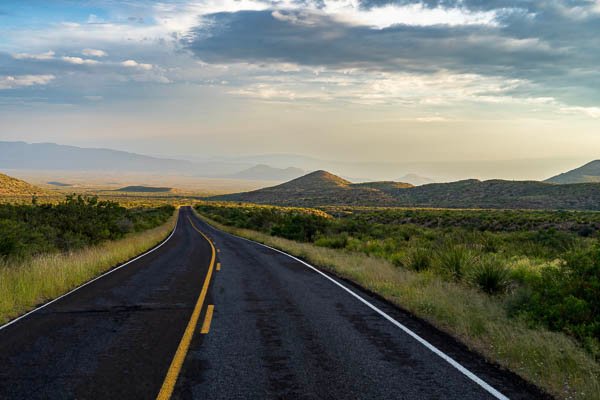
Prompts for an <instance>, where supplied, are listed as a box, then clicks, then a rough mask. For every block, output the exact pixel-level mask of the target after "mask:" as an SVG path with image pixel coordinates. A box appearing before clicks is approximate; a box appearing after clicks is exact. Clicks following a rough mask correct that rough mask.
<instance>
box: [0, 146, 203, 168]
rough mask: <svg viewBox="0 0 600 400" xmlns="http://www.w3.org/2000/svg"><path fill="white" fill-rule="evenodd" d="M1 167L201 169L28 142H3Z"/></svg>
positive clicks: (177, 162)
mask: <svg viewBox="0 0 600 400" xmlns="http://www.w3.org/2000/svg"><path fill="white" fill-rule="evenodd" d="M0 168H10V169H33V170H35V169H39V170H77V171H136V172H191V171H193V170H195V169H197V168H196V166H195V165H194V163H192V162H190V161H181V160H171V159H164V158H156V157H150V156H144V155H140V154H135V153H128V152H125V151H117V150H109V149H92V148H82V147H75V146H64V145H59V144H54V143H25V142H0Z"/></svg>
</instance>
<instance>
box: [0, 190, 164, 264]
mask: <svg viewBox="0 0 600 400" xmlns="http://www.w3.org/2000/svg"><path fill="white" fill-rule="evenodd" d="M173 210H174V208H173V207H172V206H162V207H156V208H145V207H140V208H125V207H122V206H121V205H119V204H118V203H116V202H113V201H99V200H98V198H97V197H82V196H67V197H66V198H65V199H64V200H63V201H61V202H59V203H57V204H38V203H37V201H36V200H35V199H34V200H33V204H30V205H11V204H0V259H24V258H27V257H30V256H33V255H37V254H42V253H49V252H68V251H72V250H76V249H79V248H82V247H84V246H89V245H96V244H99V243H101V242H102V241H105V240H116V239H120V238H122V237H124V236H125V235H127V234H129V233H133V232H141V231H144V230H147V229H150V228H154V227H156V226H158V225H160V224H162V223H164V222H165V221H166V220H167V219H168V218H169V217H170V216H171V215H172V214H173Z"/></svg>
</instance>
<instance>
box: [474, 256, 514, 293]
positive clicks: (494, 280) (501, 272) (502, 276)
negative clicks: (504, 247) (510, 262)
mask: <svg viewBox="0 0 600 400" xmlns="http://www.w3.org/2000/svg"><path fill="white" fill-rule="evenodd" d="M469 280H470V281H471V283H472V284H473V285H475V286H477V287H479V288H480V289H481V290H483V291H484V292H486V293H489V294H498V293H502V292H504V291H505V290H506V288H507V287H508V285H509V283H510V270H509V269H508V267H506V266H505V265H504V264H503V263H502V261H501V260H500V259H498V258H497V257H494V256H488V257H482V258H480V259H479V260H478V262H477V263H476V264H475V265H474V267H473V268H472V269H471V271H470V273H469Z"/></svg>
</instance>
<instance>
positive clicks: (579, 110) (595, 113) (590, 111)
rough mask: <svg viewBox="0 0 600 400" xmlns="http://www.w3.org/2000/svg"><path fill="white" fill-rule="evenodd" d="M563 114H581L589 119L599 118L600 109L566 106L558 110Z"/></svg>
mask: <svg viewBox="0 0 600 400" xmlns="http://www.w3.org/2000/svg"><path fill="white" fill-rule="evenodd" d="M560 111H561V112H563V113H565V114H583V115H586V116H588V117H590V118H595V119H596V118H600V107H575V106H567V107H562V108H561V109H560Z"/></svg>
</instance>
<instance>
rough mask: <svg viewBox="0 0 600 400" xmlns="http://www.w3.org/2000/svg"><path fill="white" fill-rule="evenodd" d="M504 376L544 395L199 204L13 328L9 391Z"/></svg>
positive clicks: (520, 390)
mask: <svg viewBox="0 0 600 400" xmlns="http://www.w3.org/2000/svg"><path fill="white" fill-rule="evenodd" d="M207 238H210V240H212V241H213V242H214V246H213V245H212V244H211V243H209V241H208V240H207ZM349 291H350V292H352V293H354V294H355V295H356V296H359V297H360V299H359V298H357V297H356V296H355V295H353V294H352V293H350V292H349ZM361 299H362V300H361ZM210 314H212V316H211V315H210ZM399 324H400V325H402V326H403V327H406V329H409V330H410V331H411V332H414V333H415V334H416V335H418V337H419V338H422V339H418V338H415V337H413V336H410V335H409V334H407V332H406V331H404V330H403V329H401V328H400V327H399ZM419 340H421V341H422V340H425V341H427V342H428V343H430V344H431V346H435V348H436V349H438V350H439V352H440V353H441V354H442V355H443V356H445V357H451V358H452V359H453V360H455V362H456V365H458V367H457V366H456V365H452V364H451V363H449V362H448V360H446V359H444V358H443V357H441V356H440V354H436V353H435V352H434V351H432V350H431V348H427V347H426V346H425V345H424V344H423V343H422V342H421V341H419ZM461 368H462V369H464V370H465V371H466V370H468V372H469V373H472V374H473V375H472V376H471V377H469V376H468V374H465V372H464V371H461ZM477 380H480V381H479V383H477ZM486 385H489V387H488V390H486V388H485V387H486ZM490 389H491V391H490ZM494 390H496V391H498V393H502V395H504V396H507V397H509V398H511V399H531V398H538V397H540V393H538V392H537V391H536V390H535V389H534V388H532V387H530V386H528V385H526V384H525V383H524V382H523V381H522V380H520V379H518V378H517V377H516V376H513V375H512V374H510V373H507V372H505V371H502V370H500V369H499V368H497V367H495V366H493V365H490V364H487V363H486V362H485V361H484V360H483V359H482V358H481V357H479V356H477V355H476V354H473V353H471V352H469V351H468V350H467V349H466V348H465V347H464V346H462V345H460V344H459V343H457V342H455V341H454V340H452V339H451V338H449V337H448V336H446V335H444V334H442V333H440V332H438V331H436V330H435V329H433V328H431V327H430V326H428V325H427V324H425V323H423V322H421V321H419V320H418V319H415V318H413V317H411V316H410V315H408V314H406V313H405V312H403V311H401V310H399V309H397V308H395V307H392V306H390V305H388V304H387V303H385V302H383V301H381V300H379V299H378V298H375V297H373V296H371V295H369V294H368V293H365V292H364V291H362V290H360V289H359V288H357V287H354V286H352V285H351V284H348V283H346V282H343V281H340V280H338V279H336V278H332V277H330V276H328V275H325V274H322V273H320V272H317V271H315V270H313V269H311V268H309V267H308V266H306V265H305V264H303V263H301V262H299V261H297V260H294V259H292V258H290V257H288V256H287V255H285V254H281V253H279V252H276V251H274V250H272V249H269V248H266V247H264V246H261V245H259V244H256V243H253V242H249V241H246V240H243V239H240V238H236V237H234V236H231V235H229V234H226V233H223V232H220V231H218V230H216V229H214V228H212V227H211V226H209V225H207V224H205V223H203V222H202V221H201V220H199V219H198V218H197V217H195V216H194V215H193V213H192V211H191V210H190V209H189V208H182V209H181V210H180V215H179V221H178V224H177V228H176V230H175V232H174V233H173V235H172V237H171V238H170V239H169V240H168V241H166V242H165V243H164V244H163V245H162V246H161V247H160V248H158V249H157V250H155V251H153V252H152V253H150V254H148V255H146V256H144V257H141V258H140V259H138V260H136V261H134V262H131V263H130V264H128V265H126V266H124V267H122V268H120V269H118V270H115V271H114V272H112V273H110V274H107V275H106V276H104V277H102V278H100V279H98V280H96V281H94V282H92V283H90V284H88V285H87V286H85V287H83V288H81V289H79V290H77V291H75V292H73V293H71V294H69V295H67V296H65V297H63V298H61V299H60V300H58V301H56V302H54V303H52V304H50V305H48V306H47V307H44V308H42V309H40V310H38V311H36V312H33V313H31V314H30V315H28V316H27V317H25V318H23V319H21V320H19V321H17V322H15V323H13V324H11V325H10V326H7V327H5V328H4V329H1V330H0V398H1V399H28V400H29V399H154V398H157V396H159V398H163V399H168V398H173V399H192V398H193V399H263V398H284V399H359V398H360V399H488V398H490V399H493V398H499V397H498V395H496V396H494V394H493V393H494Z"/></svg>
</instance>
